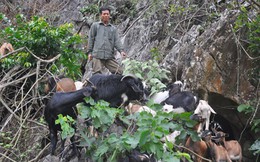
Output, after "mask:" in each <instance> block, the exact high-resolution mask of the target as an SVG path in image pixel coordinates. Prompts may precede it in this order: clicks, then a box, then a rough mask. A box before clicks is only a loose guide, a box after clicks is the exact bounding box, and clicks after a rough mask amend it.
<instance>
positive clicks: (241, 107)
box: [237, 104, 250, 112]
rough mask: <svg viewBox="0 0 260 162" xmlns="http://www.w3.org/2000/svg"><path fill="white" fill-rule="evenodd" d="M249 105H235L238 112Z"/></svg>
mask: <svg viewBox="0 0 260 162" xmlns="http://www.w3.org/2000/svg"><path fill="white" fill-rule="evenodd" d="M249 107H250V106H249V105H245V104H241V105H239V106H238V107H237V110H238V112H242V111H245V110H247V109H248V108H249Z"/></svg>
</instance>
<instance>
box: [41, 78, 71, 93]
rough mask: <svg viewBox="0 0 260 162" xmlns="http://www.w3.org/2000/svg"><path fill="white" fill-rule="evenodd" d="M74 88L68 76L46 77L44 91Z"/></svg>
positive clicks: (69, 90)
mask: <svg viewBox="0 0 260 162" xmlns="http://www.w3.org/2000/svg"><path fill="white" fill-rule="evenodd" d="M75 90H76V86H75V83H74V81H73V80H72V79H70V78H61V79H60V78H59V77H58V78H53V77H50V78H48V81H47V84H45V87H44V91H45V93H46V94H47V93H49V92H72V91H75Z"/></svg>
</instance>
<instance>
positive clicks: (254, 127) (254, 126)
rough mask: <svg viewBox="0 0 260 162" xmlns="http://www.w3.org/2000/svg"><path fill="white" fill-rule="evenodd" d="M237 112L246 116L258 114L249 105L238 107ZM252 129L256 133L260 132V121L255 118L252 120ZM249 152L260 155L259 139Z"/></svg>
mask: <svg viewBox="0 0 260 162" xmlns="http://www.w3.org/2000/svg"><path fill="white" fill-rule="evenodd" d="M237 110H238V111H239V112H244V113H245V114H249V113H256V112H255V111H256V109H255V108H254V107H253V106H251V105H249V104H241V105H239V106H238V108H237ZM251 121H252V122H251V123H252V127H251V130H253V131H254V132H255V133H257V132H260V127H259V126H260V119H257V118H254V119H252V120H251ZM249 150H251V151H253V153H254V155H257V154H259V153H260V141H259V138H258V140H256V141H255V142H254V144H253V145H252V146H251V147H250V148H249Z"/></svg>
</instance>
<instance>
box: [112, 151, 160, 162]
mask: <svg viewBox="0 0 260 162" xmlns="http://www.w3.org/2000/svg"><path fill="white" fill-rule="evenodd" d="M117 161H118V162H156V159H155V158H154V156H153V155H148V154H147V153H141V152H140V151H139V150H137V149H134V150H132V151H130V152H126V156H124V157H123V156H121V157H119V158H118V159H117Z"/></svg>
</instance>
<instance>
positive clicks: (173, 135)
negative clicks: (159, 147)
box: [161, 130, 181, 151]
mask: <svg viewBox="0 0 260 162" xmlns="http://www.w3.org/2000/svg"><path fill="white" fill-rule="evenodd" d="M180 134H181V131H177V130H175V131H174V132H172V133H171V134H168V135H166V136H165V137H163V138H162V139H161V141H162V142H164V144H163V149H164V151H166V149H167V144H166V143H165V142H166V141H168V142H170V143H172V144H174V143H175V141H176V137H178V136H179V135H180Z"/></svg>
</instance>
